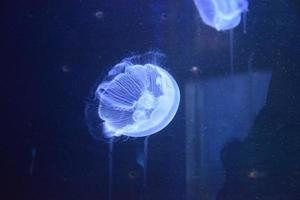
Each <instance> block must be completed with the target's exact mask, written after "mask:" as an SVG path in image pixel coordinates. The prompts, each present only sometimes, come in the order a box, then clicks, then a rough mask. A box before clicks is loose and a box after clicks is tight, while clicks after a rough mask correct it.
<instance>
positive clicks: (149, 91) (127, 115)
mask: <svg viewBox="0 0 300 200" xmlns="http://www.w3.org/2000/svg"><path fill="white" fill-rule="evenodd" d="M145 55H146V54H145ZM149 55H150V57H151V59H150V61H149V58H150V57H149ZM157 55H158V54H157V53H156V54H155V53H148V54H147V55H146V56H134V57H131V58H126V59H124V60H122V61H121V62H120V63H119V64H117V65H115V66H114V67H113V68H112V69H111V70H110V71H109V73H108V77H107V79H106V80H104V81H103V82H101V83H100V84H99V85H98V87H97V89H96V91H95V95H96V98H97V100H98V103H99V104H98V111H97V112H98V116H99V118H101V119H102V120H103V122H102V125H103V126H102V127H103V132H104V134H105V135H104V136H105V137H115V136H121V135H125V136H130V137H143V136H147V135H152V134H154V133H156V132H158V131H160V130H161V129H163V128H164V127H165V126H167V125H168V124H169V123H170V121H171V120H172V119H173V117H174V115H175V114H176V111H177V109H178V105H179V100H180V93H179V88H178V85H177V83H176V81H175V80H174V79H173V77H172V76H171V75H170V74H169V73H168V72H167V71H166V70H164V69H163V68H161V67H159V66H158V65H157V63H156V62H157ZM145 57H146V58H147V59H148V61H147V59H145ZM99 131H101V130H99Z"/></svg>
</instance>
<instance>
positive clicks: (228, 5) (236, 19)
mask: <svg viewBox="0 0 300 200" xmlns="http://www.w3.org/2000/svg"><path fill="white" fill-rule="evenodd" d="M194 2H195V5H196V7H197V10H198V12H199V14H200V16H201V18H202V20H203V22H204V23H205V24H207V25H208V26H211V27H213V28H215V29H216V30H217V31H221V30H229V29H233V28H235V27H236V26H237V25H238V24H239V23H240V21H241V13H242V12H245V11H247V10H248V1H247V0H194Z"/></svg>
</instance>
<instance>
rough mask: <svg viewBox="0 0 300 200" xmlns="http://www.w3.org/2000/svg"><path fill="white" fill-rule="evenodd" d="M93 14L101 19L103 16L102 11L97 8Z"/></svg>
mask: <svg viewBox="0 0 300 200" xmlns="http://www.w3.org/2000/svg"><path fill="white" fill-rule="evenodd" d="M94 16H95V17H96V18H97V19H102V18H103V16H104V13H103V12H102V11H101V10H97V11H96V12H95V13H94Z"/></svg>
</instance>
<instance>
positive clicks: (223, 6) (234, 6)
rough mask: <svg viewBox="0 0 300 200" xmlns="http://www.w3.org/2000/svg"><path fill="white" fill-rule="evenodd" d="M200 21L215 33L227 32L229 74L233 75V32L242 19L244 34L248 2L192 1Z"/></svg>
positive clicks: (222, 0)
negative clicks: (215, 31)
mask: <svg viewBox="0 0 300 200" xmlns="http://www.w3.org/2000/svg"><path fill="white" fill-rule="evenodd" d="M194 3H195V5H196V7H197V10H198V12H199V14H200V17H201V19H202V21H203V22H204V23H205V24H206V25H208V26H210V27H212V28H214V29H216V30H217V31H226V30H230V31H229V48H230V50H229V51H230V59H229V64H230V74H231V76H232V75H233V74H234V66H233V65H234V60H233V58H234V52H233V50H234V48H233V46H234V31H233V29H234V28H235V27H236V26H238V25H239V23H240V21H241V15H242V13H244V17H243V32H244V33H246V32H247V31H246V13H247V11H248V0H226V1H225V0H194Z"/></svg>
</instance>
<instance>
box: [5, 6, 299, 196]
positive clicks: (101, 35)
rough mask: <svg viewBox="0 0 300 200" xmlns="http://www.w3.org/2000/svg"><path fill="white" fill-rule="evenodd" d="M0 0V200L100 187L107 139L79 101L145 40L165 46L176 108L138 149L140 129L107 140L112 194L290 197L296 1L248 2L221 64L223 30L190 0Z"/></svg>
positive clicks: (294, 179)
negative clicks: (95, 130)
mask: <svg viewBox="0 0 300 200" xmlns="http://www.w3.org/2000/svg"><path fill="white" fill-rule="evenodd" d="M1 4H2V6H1V25H2V26H1V27H2V29H1V33H2V34H1V46H2V48H1V49H3V50H2V53H1V55H2V56H1V58H2V59H1V79H0V80H1V91H2V98H1V99H2V102H3V105H4V107H3V109H1V113H2V124H3V126H2V131H1V136H2V139H1V147H0V155H1V165H0V166H1V168H0V169H1V183H2V184H1V190H2V192H1V193H0V196H1V199H24V200H27V199H28V200H29V199H30V200H35V199H36V200H40V199H43V200H48V199H49V200H50V199H55V200H60V199H64V200H65V199H72V200H77V199H78V200H86V199H90V200H94V199H95V200H96V199H102V200H105V199H109V171H108V168H109V165H110V164H109V156H108V155H109V154H108V153H109V147H108V143H107V142H105V141H98V140H95V138H93V137H92V136H91V135H90V134H89V131H88V128H87V125H86V119H85V117H84V108H85V106H86V103H87V102H89V101H90V100H91V91H92V89H93V88H94V87H95V84H96V83H98V82H99V80H101V79H103V78H104V76H105V74H106V73H107V71H108V70H109V69H110V68H111V67H112V66H113V65H114V64H116V63H118V62H119V61H120V60H121V59H123V58H125V57H128V56H132V55H136V54H142V53H145V52H147V51H150V50H160V51H161V52H163V53H164V54H165V55H166V59H165V62H164V63H163V67H164V68H165V69H167V70H168V71H169V72H170V74H172V75H173V76H174V78H175V79H176V81H177V82H178V85H179V87H180V91H181V102H180V106H179V110H178V112H177V114H176V116H175V118H174V119H173V121H172V122H171V123H170V124H169V125H168V126H167V127H166V128H165V129H163V130H162V131H160V132H159V133H157V134H155V135H153V136H151V137H150V138H149V140H148V146H147V147H148V152H147V156H148V158H147V160H143V159H144V158H143V157H139V155H140V154H141V153H143V152H144V138H139V139H131V138H119V139H117V140H116V141H115V143H114V151H113V172H112V183H113V184H112V188H111V191H112V196H111V199H113V200H117V199H129V200H140V199H147V200H155V199H161V200H162V199H163V200H198V199H199V200H214V199H218V200H253V199H259V200H298V199H300V160H299V158H300V121H299V119H300V114H299V113H300V109H299V102H300V97H299V91H300V89H299V88H300V70H299V69H300V68H299V65H300V64H299V63H300V60H299V59H300V57H299V55H300V52H299V51H300V50H299V49H300V46H299V45H300V43H299V42H300V41H299V36H300V31H299V26H298V25H299V22H300V18H299V13H300V5H299V2H297V1H296V0H286V1H283V0H276V1H271V0H263V1H262V0H252V1H249V12H248V14H247V34H244V33H243V25H242V24H241V25H240V26H238V27H237V28H236V29H234V38H233V44H232V45H233V48H234V51H233V52H234V53H233V67H234V69H233V70H232V69H231V68H230V62H231V60H230V51H229V50H230V43H229V32H217V31H215V30H213V29H212V28H210V27H208V26H205V25H204V24H203V23H202V21H201V19H200V17H199V15H198V13H197V10H196V8H195V5H194V3H193V1H192V0H177V1H173V0H167V1H159V0H151V1H144V0H129V1H122V0H113V1H112V0H97V1H95V0H73V1H58V0H52V1H50V0H49V1H47V0H45V1H33V0H27V1H25V0H16V1H3V2H2V3H1ZM232 71H233V73H232ZM139 159H142V160H139ZM143 162H144V163H146V164H147V166H146V169H147V170H146V171H147V184H146V186H147V187H146V188H145V187H144V185H145V184H144V181H145V179H144V171H145V170H144V168H145V166H143V164H141V163H143Z"/></svg>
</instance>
